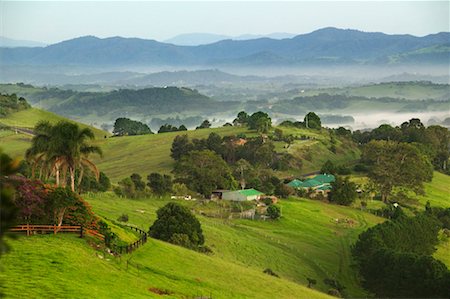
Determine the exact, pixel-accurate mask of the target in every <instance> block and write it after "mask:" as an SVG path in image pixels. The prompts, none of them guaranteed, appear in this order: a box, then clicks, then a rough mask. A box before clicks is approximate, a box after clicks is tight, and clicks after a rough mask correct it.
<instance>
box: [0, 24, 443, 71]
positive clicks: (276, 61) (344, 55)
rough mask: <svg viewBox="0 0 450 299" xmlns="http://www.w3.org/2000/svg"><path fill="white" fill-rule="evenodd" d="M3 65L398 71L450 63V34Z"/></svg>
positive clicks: (26, 52) (320, 35)
mask: <svg viewBox="0 0 450 299" xmlns="http://www.w3.org/2000/svg"><path fill="white" fill-rule="evenodd" d="M0 59H1V60H0V61H1V64H4V65H42V66H49V65H52V66H53V65H71V66H89V67H94V66H97V67H101V66H118V67H120V66H210V67H211V66H213V67H216V66H239V67H255V66H262V67H267V66H270V67H274V66H296V65H297V66H298V65H302V66H305V65H311V66H313V65H357V64H368V65H371V64H374V65H392V64H394V65H399V64H440V65H448V64H449V62H450V33H449V32H441V33H437V34H430V35H427V36H424V37H416V36H412V35H388V34H384V33H378V32H377V33H368V32H362V31H357V30H349V29H346V30H343V29H337V28H324V29H320V30H317V31H314V32H311V33H308V34H302V35H297V36H295V37H293V38H288V39H281V40H276V39H271V38H258V39H250V40H223V41H219V42H216V43H212V44H208V45H201V46H177V45H173V44H168V43H161V42H157V41H154V40H144V39H138V38H122V37H111V38H104V39H100V38H97V37H94V36H85V37H80V38H75V39H71V40H68V41H64V42H61V43H57V44H53V45H50V46H47V47H41V48H0Z"/></svg>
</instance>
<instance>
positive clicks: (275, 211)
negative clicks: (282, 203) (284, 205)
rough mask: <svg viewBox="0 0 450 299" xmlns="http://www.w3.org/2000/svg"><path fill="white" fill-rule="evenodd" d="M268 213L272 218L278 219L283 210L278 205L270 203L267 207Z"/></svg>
mask: <svg viewBox="0 0 450 299" xmlns="http://www.w3.org/2000/svg"><path fill="white" fill-rule="evenodd" d="M267 215H268V216H269V217H270V219H278V218H280V217H281V210H280V208H279V207H278V206H276V205H270V206H268V207H267Z"/></svg>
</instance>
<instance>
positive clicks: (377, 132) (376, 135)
mask: <svg viewBox="0 0 450 299" xmlns="http://www.w3.org/2000/svg"><path fill="white" fill-rule="evenodd" d="M371 135H372V137H371V138H372V139H375V140H393V141H400V140H401V136H402V132H401V130H400V129H399V128H398V127H397V128H394V127H392V126H390V125H387V124H383V125H381V126H379V127H378V128H376V129H373V130H372V132H371Z"/></svg>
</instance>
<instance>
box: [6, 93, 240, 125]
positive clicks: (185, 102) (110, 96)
mask: <svg viewBox="0 0 450 299" xmlns="http://www.w3.org/2000/svg"><path fill="white" fill-rule="evenodd" d="M0 92H3V93H16V94H18V95H20V96H23V97H26V98H27V99H28V100H29V102H30V103H32V104H33V105H35V106H37V107H41V108H44V109H46V110H49V111H52V112H56V113H58V114H61V115H64V116H66V117H69V118H72V119H75V120H83V121H84V122H88V123H93V122H96V123H99V122H100V121H104V122H112V121H114V120H115V119H116V118H118V117H123V116H129V117H135V118H148V117H149V116H161V115H171V116H173V115H174V114H176V113H181V114H183V115H185V116H199V115H211V114H214V113H217V112H226V111H230V110H231V111H233V113H234V111H235V110H236V109H237V108H238V105H239V103H238V102H233V101H228V102H219V101H216V100H213V99H211V98H209V97H207V96H205V95H203V94H200V93H199V92H198V91H197V90H193V89H189V88H179V87H162V88H161V87H159V88H145V89H139V90H133V89H120V90H113V91H110V92H77V91H72V90H62V89H58V88H46V87H43V88H41V87H33V86H31V85H24V84H18V85H14V84H4V85H0ZM100 124H101V122H100ZM100 124H99V125H100Z"/></svg>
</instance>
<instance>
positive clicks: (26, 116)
mask: <svg viewBox="0 0 450 299" xmlns="http://www.w3.org/2000/svg"><path fill="white" fill-rule="evenodd" d="M41 120H47V121H49V122H51V123H56V122H58V121H62V120H64V121H70V122H74V121H72V120H69V119H67V118H65V117H63V116H60V115H58V114H55V113H52V112H49V111H45V110H41V109H37V108H30V109H26V110H22V111H19V112H15V113H11V114H10V115H8V116H6V117H3V118H0V123H1V124H5V125H7V126H13V127H14V126H18V127H22V128H33V127H34V125H36V123H38V122H39V121H41ZM78 124H79V125H80V126H81V127H82V128H85V127H89V128H91V129H92V131H93V132H94V134H95V135H96V137H97V138H103V137H104V136H105V135H107V136H108V135H110V134H109V133H108V132H105V131H102V130H100V129H97V128H94V127H91V126H88V125H86V124H82V123H78Z"/></svg>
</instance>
